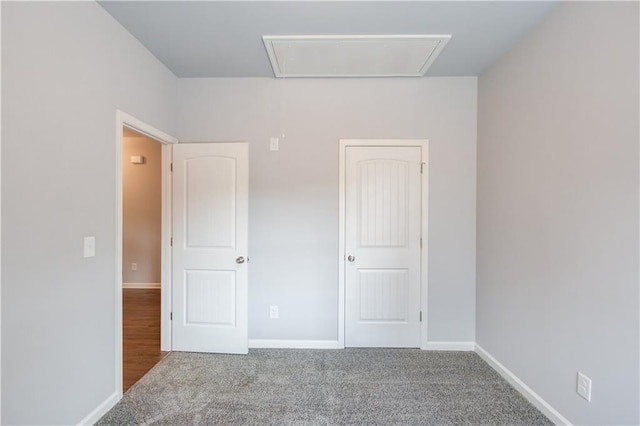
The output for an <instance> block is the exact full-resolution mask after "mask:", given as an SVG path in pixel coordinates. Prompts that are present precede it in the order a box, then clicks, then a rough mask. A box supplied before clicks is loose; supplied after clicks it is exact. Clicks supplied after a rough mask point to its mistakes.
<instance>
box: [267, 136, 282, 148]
mask: <svg viewBox="0 0 640 426" xmlns="http://www.w3.org/2000/svg"><path fill="white" fill-rule="evenodd" d="M279 143H280V140H279V139H278V138H271V139H269V151H277V150H278V149H279V146H278V145H279Z"/></svg>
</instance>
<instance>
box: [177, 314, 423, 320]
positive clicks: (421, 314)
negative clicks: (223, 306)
mask: <svg viewBox="0 0 640 426" xmlns="http://www.w3.org/2000/svg"><path fill="white" fill-rule="evenodd" d="M421 315H422V314H421ZM169 319H170V320H171V321H173V312H170V313H169ZM420 321H422V319H421V320H420Z"/></svg>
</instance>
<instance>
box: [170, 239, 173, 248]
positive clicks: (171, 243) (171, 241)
mask: <svg viewBox="0 0 640 426" xmlns="http://www.w3.org/2000/svg"><path fill="white" fill-rule="evenodd" d="M169 245H171V247H173V237H171V238H169Z"/></svg>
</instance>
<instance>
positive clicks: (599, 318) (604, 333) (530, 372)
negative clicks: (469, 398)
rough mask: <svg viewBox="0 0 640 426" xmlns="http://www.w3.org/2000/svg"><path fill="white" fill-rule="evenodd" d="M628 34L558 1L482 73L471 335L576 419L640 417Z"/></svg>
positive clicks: (604, 14) (626, 9) (610, 6)
mask: <svg viewBox="0 0 640 426" xmlns="http://www.w3.org/2000/svg"><path fill="white" fill-rule="evenodd" d="M638 36H639V34H638V3H625V4H621V3H617V4H616V3H611V2H603V3H563V4H561V5H560V6H559V7H558V9H557V10H556V11H554V12H552V14H551V15H550V17H549V18H548V19H547V20H546V21H545V22H544V23H543V24H541V25H540V26H539V27H537V28H536V29H534V30H533V32H532V33H530V35H529V36H527V37H526V38H525V39H524V40H523V41H522V42H521V43H520V44H519V45H518V46H517V47H516V48H515V49H514V50H513V51H511V52H510V53H509V54H508V55H507V56H506V57H504V58H503V59H502V60H501V61H500V62H498V63H497V64H496V65H494V66H493V67H492V68H491V69H490V70H489V71H488V72H486V73H485V74H484V75H482V76H481V77H480V80H479V95H478V96H479V107H478V108H479V118H478V122H479V127H478V250H477V254H478V269H477V281H478V284H477V285H478V287H477V314H478V315H477V342H478V343H479V344H480V345H481V346H482V347H483V348H484V349H486V350H487V351H488V352H489V353H490V354H492V355H493V356H494V357H495V358H497V359H498V361H500V362H501V363H502V364H503V365H505V366H506V367H507V368H508V369H510V370H511V371H512V372H513V373H515V374H516V375H517V376H518V377H519V378H520V379H522V380H523V381H524V382H525V383H527V385H529V386H530V387H531V388H532V389H533V390H534V391H535V392H537V393H538V394H539V395H540V396H541V397H542V398H543V399H545V400H546V401H547V402H548V403H550V404H551V405H552V406H553V407H555V408H556V409H557V410H558V411H559V412H560V413H562V414H563V415H564V416H565V417H567V418H568V419H569V420H570V421H571V422H573V423H574V424H638V422H639V420H640V419H639V418H638V400H639V392H638V373H639V372H638V360H639V359H640V358H639V357H640V354H639V352H638V343H639V342H638V332H639V330H638V324H639V318H638V310H639V309H638V256H639V253H638V217H639V213H640V212H639V209H638V192H639V188H638V172H639V170H638V137H639V128H638V116H639V113H640V111H639V106H638V93H639V85H638V78H639V69H638V50H639V46H638ZM577 371H582V372H584V373H585V374H587V375H588V376H589V377H590V378H591V379H592V380H593V395H592V402H591V403H590V404H589V403H587V402H586V401H585V400H583V399H581V398H580V397H579V396H578V395H577V394H576V392H575V389H576V372H577Z"/></svg>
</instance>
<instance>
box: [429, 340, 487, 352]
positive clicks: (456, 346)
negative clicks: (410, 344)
mask: <svg viewBox="0 0 640 426" xmlns="http://www.w3.org/2000/svg"><path fill="white" fill-rule="evenodd" d="M475 348H476V344H475V343H474V342H427V343H425V344H424V345H422V347H421V348H420V349H422V350H424V351H463V352H473V351H474V350H475Z"/></svg>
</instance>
